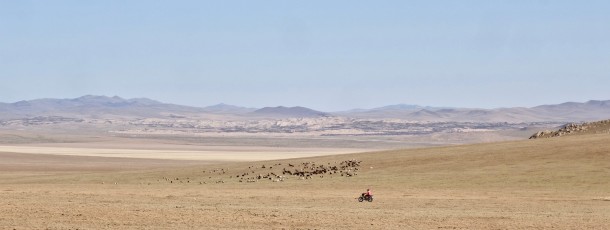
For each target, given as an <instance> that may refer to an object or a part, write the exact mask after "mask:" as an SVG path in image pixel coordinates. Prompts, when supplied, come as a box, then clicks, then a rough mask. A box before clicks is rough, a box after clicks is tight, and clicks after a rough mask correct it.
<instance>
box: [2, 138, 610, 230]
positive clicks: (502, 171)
mask: <svg viewBox="0 0 610 230" xmlns="http://www.w3.org/2000/svg"><path fill="white" fill-rule="evenodd" d="M139 141H140V140H137V141H134V142H133V143H131V144H134V146H137V145H139V146H142V148H141V149H144V150H147V151H151V150H154V149H160V150H159V151H164V150H171V151H197V150H198V148H199V147H197V146H195V147H193V146H187V145H185V146H181V147H180V145H178V144H176V143H170V144H168V145H167V146H158V145H152V144H151V143H148V142H143V143H140V144H138V143H139ZM91 143H94V142H91ZM609 143H610V135H607V134H598V135H582V136H573V137H561V138H552V139H542V140H525V141H512V142H498V143H486V144H473V145H460V146H449V147H433V148H421V149H407V150H393V151H378V152H366V153H355V154H340V155H329V156H316V157H310V158H298V159H284V160H265V161H257V162H228V161H227V159H216V160H212V161H209V160H192V159H191V160H168V159H154V157H149V158H147V157H144V156H145V155H146V154H144V155H138V156H142V157H143V158H138V157H137V156H132V158H113V157H104V156H103V154H105V153H106V152H104V149H114V150H113V151H110V153H117V152H116V151H117V150H118V152H119V153H120V152H121V151H123V150H126V149H127V150H128V149H132V148H130V147H129V145H130V144H124V145H120V146H112V144H108V143H101V144H100V143H98V144H90V145H88V144H86V142H80V144H79V143H75V144H72V146H69V147H70V148H72V150H74V148H76V150H79V151H81V150H84V149H87V148H90V149H94V152H96V154H97V155H95V154H94V155H89V156H76V155H78V154H76V153H77V152H78V151H76V153H75V154H72V155H71V156H70V155H53V154H48V153H49V152H46V153H44V154H34V153H32V152H36V151H40V152H41V153H43V152H44V151H42V150H44V149H45V148H59V147H62V148H65V147H66V146H65V145H63V144H56V145H48V144H20V145H19V146H21V148H15V149H14V150H15V151H11V148H10V147H4V148H2V150H1V151H2V152H1V153H0V171H1V172H2V173H1V174H0V228H1V229H100V228H101V229H103V228H108V229H116V228H124V229H185V228H190V229H209V228H216V229H223V228H224V229H235V228H244V229H523V228H526V229H551V228H554V229H610V180H609V179H608V178H610V144H609ZM57 145H62V146H57ZM79 145H80V146H79ZM7 146H15V145H7ZM24 146H25V147H24ZM28 146H29V148H30V149H28V148H26V147H28ZM24 148H25V149H26V150H28V151H26V150H24ZM31 148H34V150H32V149H31ZM36 148H40V149H36ZM79 148H80V149H79ZM55 150H57V149H55ZM260 150H261V151H263V152H264V151H265V150H264V149H260ZM322 150H323V148H321V149H320V150H319V151H322ZM25 152H27V153H25ZM127 152H128V151H127ZM136 153H141V152H136ZM146 153H150V152H146ZM309 153H311V152H309ZM313 153H316V151H314V152H313ZM340 153H344V152H340ZM317 154H322V155H324V152H317ZM317 154H316V155H317ZM83 155H87V154H83ZM136 155H137V154H136ZM300 156H301V155H300ZM271 158H272V157H271ZM350 159H356V160H358V161H362V162H361V164H360V166H359V170H358V171H357V173H358V175H356V176H353V177H343V176H339V175H336V174H335V175H333V176H330V175H325V177H324V178H320V177H317V176H314V177H313V178H312V179H309V180H301V179H299V178H298V177H288V178H287V179H286V180H285V181H283V182H271V181H267V180H260V181H258V182H254V183H246V182H239V181H238V179H236V178H235V176H236V175H239V174H243V173H247V172H251V171H255V173H265V172H270V171H272V170H271V169H269V166H276V167H275V169H273V170H280V167H286V165H288V164H293V165H297V166H298V165H299V164H301V163H303V162H315V163H317V164H320V165H322V164H337V162H341V161H344V160H350ZM280 164H281V166H280ZM262 165H266V166H267V167H266V168H265V169H262ZM221 169H222V170H223V171H225V173H224V174H223V173H220V172H221V171H220V170H221ZM214 170H216V171H214ZM265 170H266V171H265ZM168 178H171V179H169V180H171V182H169V180H168ZM366 188H371V189H372V190H373V192H374V194H375V200H374V202H372V203H368V202H364V203H359V202H357V201H356V200H355V197H357V196H358V194H359V193H361V192H363V191H364V190H365V189H366Z"/></svg>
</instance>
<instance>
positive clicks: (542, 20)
mask: <svg viewBox="0 0 610 230" xmlns="http://www.w3.org/2000/svg"><path fill="white" fill-rule="evenodd" d="M608 12H610V1H595V0H590V1H576V0H574V1H560V0H548V1H535V0H527V1H519V0H511V1H500V0H498V1H486V0H484V1H467V0H465V1H452V0H446V1H436V0H423V1H405V0H398V1H383V0H380V1H357V0H347V1H340V0H336V1H327V0H320V1H314V0H308V1H285V0H276V1H273V0H268V1H267V0H265V1H251V0H247V1H232V0H227V1H203V0H201V1H180V0H177V1H154V0H145V1H138V0H130V1H118V0H117V1H115V0H104V1H80V0H74V1H63V0H56V1H28V0H20V1H13V0H0V102H16V101H19V100H29V99H36V98H75V97H79V96H83V95H106V96H115V95H118V96H121V97H124V98H134V97H147V98H151V99H155V100H159V101H163V102H168V103H177V104H183V105H192V106H208V105H213V104H217V103H227V104H234V105H240V106H247V107H264V106H279V105H283V106H297V105H298V106H306V107H310V108H314V109H318V110H323V111H339V110H347V109H353V108H373V107H379V106H384V105H391V104H400V103H405V104H418V105H427V106H451V107H471V108H474V107H477V108H497V107H516V106H535V105H541V104H555V103H562V102H566V101H577V102H584V101H587V100H591V99H597V100H609V99H610V13H608Z"/></svg>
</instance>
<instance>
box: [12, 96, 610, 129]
mask: <svg viewBox="0 0 610 230" xmlns="http://www.w3.org/2000/svg"><path fill="white" fill-rule="evenodd" d="M169 114H172V116H176V115H178V116H182V115H205V114H218V115H225V116H231V115H235V116H240V117H242V118H243V117H246V118H247V117H253V118H264V117H267V118H287V117H329V116H342V117H351V118H364V119H403V120H412V121H432V122H446V121H447V122H448V121H462V122H517V123H518V122H542V121H561V122H564V121H565V122H581V121H594V120H603V119H608V118H610V100H589V101H586V102H564V103H560V104H546V105H539V106H534V107H508V108H495V109H477V108H454V107H431V106H420V105H410V104H396V105H388V106H383V107H377V108H373V109H354V110H349V111H343V112H334V113H329V112H323V111H318V110H314V109H310V108H306V107H302V106H295V107H286V106H276V107H264V108H259V109H257V108H247V107H241V106H235V105H228V104H224V103H220V104H216V105H211V106H207V107H195V106H185V105H177V104H170V103H163V102H160V101H157V100H153V99H149V98H131V99H125V98H122V97H119V96H112V97H109V96H97V95H84V96H81V97H77V98H71V99H56V98H41V99H34V100H22V101H17V102H14V103H0V119H8V118H22V117H35V116H45V115H57V116H70V117H83V116H94V117H98V116H105V115H110V116H128V117H140V118H146V117H167V116H168V115H169Z"/></svg>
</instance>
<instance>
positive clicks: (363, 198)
mask: <svg viewBox="0 0 610 230" xmlns="http://www.w3.org/2000/svg"><path fill="white" fill-rule="evenodd" d="M365 200H366V201H368V202H373V195H366V193H362V194H361V195H360V197H358V202H362V201H365Z"/></svg>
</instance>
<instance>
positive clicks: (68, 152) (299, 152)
mask: <svg viewBox="0 0 610 230" xmlns="http://www.w3.org/2000/svg"><path fill="white" fill-rule="evenodd" d="M0 152H11V153H25V154H51V155H64V156H91V157H119V158H144V159H166V160H201V161H259V160H277V159H291V158H302V157H313V156H327V155H336V154H347V153H355V152H363V150H357V149H328V148H327V149H324V148H315V149H313V148H255V149H253V150H246V149H244V148H243V147H240V148H235V149H232V148H229V147H224V148H211V149H210V150H205V149H200V150H168V149H157V150H152V149H108V148H74V147H44V146H0Z"/></svg>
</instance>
